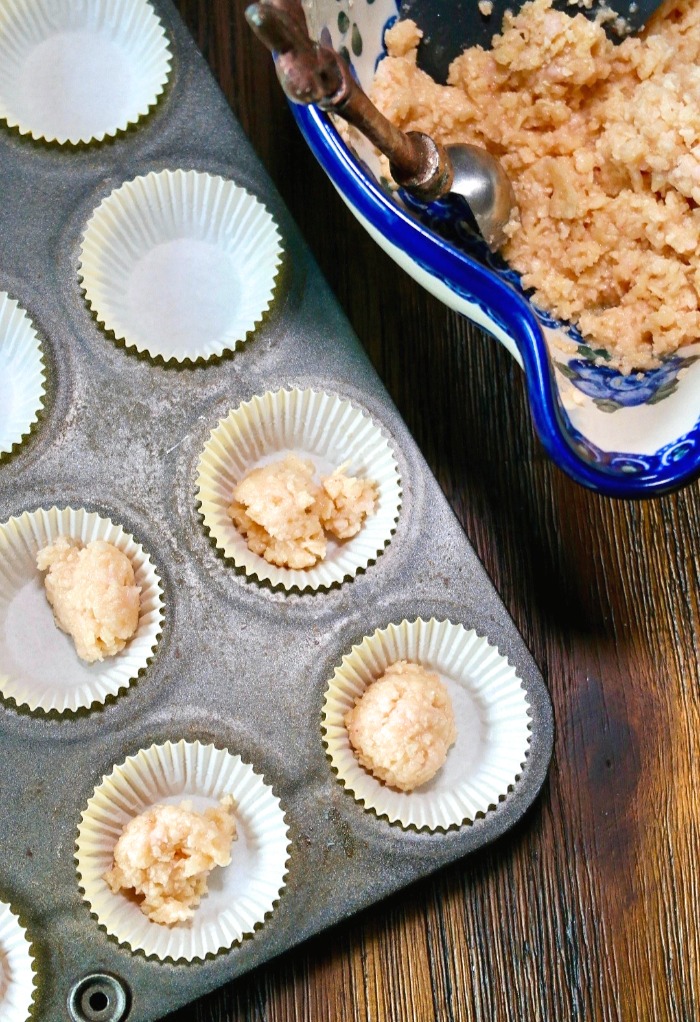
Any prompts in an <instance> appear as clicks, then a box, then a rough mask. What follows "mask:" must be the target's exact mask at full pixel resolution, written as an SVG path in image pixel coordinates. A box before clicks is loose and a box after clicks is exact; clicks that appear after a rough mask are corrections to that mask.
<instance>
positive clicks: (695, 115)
mask: <svg viewBox="0 0 700 1022" xmlns="http://www.w3.org/2000/svg"><path fill="white" fill-rule="evenodd" d="M420 38H421V33H420V31H419V29H417V27H416V26H415V25H414V24H413V22H408V21H407V22H400V23H398V24H397V25H395V26H394V27H393V28H392V29H390V30H389V31H388V32H387V33H386V45H387V51H388V57H387V59H385V60H383V61H381V62H380V64H379V66H378V68H377V73H376V76H375V80H374V84H373V88H372V98H373V99H374V101H375V102H376V103H377V105H378V106H379V107H380V109H382V110H383V111H384V113H386V114H387V116H388V117H390V118H391V120H392V121H394V123H396V124H397V125H398V126H399V127H401V128H403V129H404V130H419V131H425V132H427V133H428V134H431V135H432V136H433V137H435V138H436V139H437V140H438V141H440V142H443V143H452V142H460V141H462V142H470V143H473V144H476V145H481V146H484V147H485V148H487V149H489V150H490V151H491V152H493V153H494V154H495V155H497V156H498V157H499V158H500V159H501V161H502V163H503V166H504V167H505V169H506V171H507V172H508V174H509V176H510V178H511V180H512V182H513V187H514V190H515V194H516V199H517V202H518V206H519V209H520V219H519V222H513V223H512V224H511V225H510V227H509V234H510V237H509V240H508V241H507V243H506V245H505V246H504V248H503V255H504V256H505V258H506V259H507V260H508V262H509V263H510V265H511V266H512V267H513V268H514V269H516V270H517V271H518V272H520V273H521V274H522V282H523V285H524V286H525V287H526V288H531V289H533V291H534V294H533V300H534V301H535V303H536V304H538V305H540V306H542V307H543V308H545V309H547V310H548V311H549V312H551V313H553V314H554V315H555V316H557V317H558V318H560V319H564V320H569V321H571V322H575V323H577V325H578V327H579V329H580V330H581V332H582V333H583V335H584V336H585V337H586V338H587V339H588V340H589V341H591V342H592V343H593V344H594V345H595V347H598V348H599V347H603V348H605V349H607V350H608V351H609V352H610V353H611V355H612V364H613V365H615V366H616V367H617V368H619V369H620V370H621V371H622V372H625V373H629V372H631V371H633V370H642V369H649V368H653V367H655V366H657V365H658V364H659V362H660V360H661V359H662V358H663V357H665V356H668V355H670V354H671V353H673V352H675V351H677V350H678V349H679V348H681V347H682V346H684V345H686V344H689V343H691V342H693V341H695V340H696V339H697V337H698V336H700V311H699V309H698V304H699V297H700V263H699V262H698V257H697V254H696V253H697V250H698V242H699V241H700V212H699V211H698V209H697V208H696V203H698V202H700V158H699V154H700V149H699V148H698V146H699V144H700V68H699V67H698V66H697V62H698V59H699V57H700V6H698V5H696V4H694V3H693V0H668V2H667V3H665V4H664V6H663V7H662V8H661V10H660V11H659V12H658V14H657V15H656V16H655V18H654V19H653V20H652V22H651V23H650V24H649V25H648V27H647V29H646V31H645V33H644V35H643V36H642V37H638V38H629V39H626V40H624V42H622V43H620V44H619V45H616V44H614V43H612V42H611V41H610V40H609V39H608V38H607V37H606V35H605V33H604V31H603V29H602V28H601V26H600V25H598V24H594V23H592V22H589V21H588V20H587V19H586V18H584V17H583V16H582V15H580V14H578V15H575V16H571V15H570V14H566V13H562V12H559V11H555V10H552V9H551V0H532V2H531V3H527V4H525V6H524V7H523V8H522V9H521V11H520V12H519V13H518V14H515V15H513V14H506V16H505V19H504V23H503V31H502V34H501V35H499V36H496V37H495V39H494V41H493V48H492V49H491V50H483V49H482V48H481V47H473V48H470V49H468V50H466V51H465V52H464V53H463V54H462V55H461V56H459V57H458V58H457V59H456V60H455V61H454V62H453V63H452V65H451V67H450V73H449V77H448V85H446V86H441V85H438V84H436V83H435V82H434V81H433V80H432V79H431V78H429V77H428V76H427V75H426V74H424V73H423V72H422V71H420V70H419V69H418V67H417V66H416V47H417V45H418V42H419V41H420Z"/></svg>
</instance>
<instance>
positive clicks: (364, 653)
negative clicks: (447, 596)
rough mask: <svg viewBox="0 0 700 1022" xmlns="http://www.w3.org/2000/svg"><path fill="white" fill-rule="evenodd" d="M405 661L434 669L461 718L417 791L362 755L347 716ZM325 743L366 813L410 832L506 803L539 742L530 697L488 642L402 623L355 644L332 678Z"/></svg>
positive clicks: (458, 629) (460, 631)
mask: <svg viewBox="0 0 700 1022" xmlns="http://www.w3.org/2000/svg"><path fill="white" fill-rule="evenodd" d="M397 660H410V661H413V662H415V663H418V664H421V666H423V667H425V668H426V669H428V670H431V671H435V672H436V673H437V674H438V675H439V677H440V679H441V680H442V681H443V682H444V684H445V686H446V688H447V690H448V692H449V695H450V698H451V700H452V705H453V708H454V713H455V722H456V726H457V740H456V742H455V744H454V745H453V746H452V747H451V749H450V750H449V752H448V753H447V760H446V762H445V764H444V766H443V767H442V769H441V770H440V771H439V772H438V773H437V774H436V776H435V777H434V778H433V780H432V781H430V782H429V783H428V784H425V785H423V786H422V787H420V788H417V789H415V790H414V791H412V792H402V791H396V790H394V789H392V788H389V787H387V786H386V785H384V784H382V783H381V781H378V780H377V779H376V778H375V777H373V775H372V774H371V773H370V772H369V771H367V770H365V769H364V768H363V767H362V766H360V763H359V762H358V760H357V759H356V757H355V754H354V752H353V749H352V746H351V745H350V740H349V738H348V733H347V729H346V727H345V714H346V713H347V712H348V710H350V709H352V707H353V706H354V705H355V703H356V701H357V699H358V698H359V697H360V696H361V695H362V693H363V692H364V691H365V690H366V688H367V687H368V686H369V685H370V684H371V683H372V682H373V681H376V679H377V678H379V677H381V675H382V674H383V673H384V671H385V670H386V668H387V667H388V666H389V665H390V664H392V663H395V662H396V661H397ZM322 729H323V735H324V744H325V745H326V748H327V751H328V755H329V757H330V760H331V764H332V766H333V768H334V770H335V771H336V772H337V775H338V780H339V781H340V782H341V783H342V784H344V785H345V787H346V788H347V789H348V790H349V791H350V792H352V794H353V795H354V796H355V798H356V799H357V800H358V802H361V803H363V804H364V806H365V808H367V809H372V810H374V812H375V813H376V814H377V815H378V816H386V817H388V819H389V820H390V821H391V822H392V823H394V822H397V823H400V824H401V825H402V826H403V827H416V828H418V829H420V828H423V827H424V828H427V829H428V830H439V829H440V830H447V829H448V828H449V827H455V826H460V825H461V824H463V823H466V822H469V821H473V820H474V819H476V817H477V815H478V814H479V813H482V814H485V813H486V812H488V810H489V809H490V808H492V807H494V806H496V805H497V804H498V802H499V801H500V800H501V799H502V798H504V797H505V796H506V794H507V793H508V790H509V789H510V788H511V786H512V785H513V784H515V782H516V780H517V779H518V777H519V776H520V774H521V772H522V769H523V766H524V763H525V760H526V757H527V754H528V746H529V741H530V722H529V717H528V701H527V695H526V693H525V691H524V689H523V688H522V685H521V682H520V679H519V678H518V676H517V674H516V673H515V668H513V667H512V666H511V665H510V664H509V663H508V661H507V660H506V658H505V657H504V656H502V655H501V654H500V653H499V652H498V650H497V649H496V647H495V646H492V645H490V643H489V642H488V640H487V639H485V638H482V637H481V636H479V635H477V634H476V632H475V631H473V630H467V629H465V628H464V627H463V626H462V625H459V624H457V625H456V624H452V623H451V622H450V621H436V620H435V619H431V620H430V621H423V620H422V619H420V618H419V619H418V620H417V621H412V622H409V621H402V622H401V624H399V625H395V624H390V625H389V626H388V627H387V628H383V629H377V630H376V631H375V633H374V635H372V636H368V637H367V638H365V639H363V641H362V642H361V643H360V644H359V645H357V646H353V648H352V650H351V652H350V653H348V654H347V656H345V657H344V658H343V661H342V663H341V665H340V666H339V667H338V668H337V669H336V671H335V674H334V675H333V678H332V679H331V681H330V683H329V685H328V689H327V691H326V696H325V700H324V706H323V723H322Z"/></svg>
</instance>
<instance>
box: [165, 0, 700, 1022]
mask: <svg viewBox="0 0 700 1022" xmlns="http://www.w3.org/2000/svg"><path fill="white" fill-rule="evenodd" d="M178 6H179V9H180V11H181V12H182V14H183V16H184V18H185V20H186V21H187V23H188V25H189V26H190V28H191V30H192V32H193V34H194V36H195V38H196V39H197V41H198V43H199V45H200V46H201V48H202V49H203V51H204V53H205V55H206V57H207V59H208V60H209V62H210V64H211V66H212V68H213V70H214V73H215V75H216V76H217V78H218V80H219V82H220V83H221V85H222V88H223V89H224V91H225V93H226V95H227V97H228V99H229V101H230V102H231V105H232V106H233V108H234V110H235V112H236V114H237V115H238V117H239V119H240V120H241V122H242V124H243V126H244V128H245V130H246V131H247V133H248V134H249V136H250V138H251V140H252V142H253V145H254V146H255V148H256V150H257V151H258V153H259V154H260V156H261V157H262V159H263V161H264V163H265V165H266V166H267V168H268V170H269V173H270V174H271V176H272V178H273V180H274V181H275V182H276V184H277V186H278V188H279V189H280V191H281V193H282V195H283V196H284V199H285V200H286V202H287V204H288V206H289V208H290V209H291V211H292V213H293V215H294V216H295V218H296V220H297V222H298V223H299V225H300V227H301V229H302V231H303V233H304V235H305V236H306V238H307V240H308V242H309V244H310V245H311V248H312V250H313V251H314V253H315V255H316V258H317V260H318V262H319V263H320V265H321V267H322V269H323V271H324V273H325V274H326V276H327V278H328V280H329V282H330V284H331V286H332V288H333V290H334V291H335V293H336V295H337V296H338V299H339V301H340V302H341V304H342V306H343V308H344V309H345V310H346V312H347V314H348V316H349V318H350V320H351V322H352V323H353V326H354V328H355V330H356V332H357V334H358V336H359V337H360V339H361V340H362V342H363V343H364V345H365V347H366V348H367V351H368V352H369V354H370V356H371V358H372V360H373V362H374V364H375V365H376V367H377V369H378V371H379V373H380V375H381V376H382V378H383V379H384V381H385V383H386V385H387V387H388V388H389V390H390V392H391V394H392V396H393V397H394V400H395V401H396V403H397V405H398V406H399V408H400V409H401V412H402V414H403V416H404V418H405V419H406V421H407V422H408V424H409V426H410V428H411V430H412V432H413V434H414V436H415V437H416V439H417V441H418V443H419V444H420V446H421V448H422V450H423V451H424V453H425V455H426V457H427V458H428V461H429V462H430V464H431V467H432V468H433V471H434V472H435V474H436V476H437V477H438V479H439V481H440V483H441V485H442V486H443V488H444V490H445V492H446V494H447V496H448V498H449V499H450V501H451V503H452V506H453V507H454V509H455V512H456V514H457V515H458V517H459V519H460V521H461V522H462V524H463V525H464V528H465V530H466V532H467V535H468V536H469V538H470V540H471V541H472V543H473V544H474V546H475V548H476V550H477V552H478V553H479V556H480V557H481V559H482V560H483V562H484V564H485V566H486V568H487V569H488V571H489V573H490V574H491V576H492V578H493V579H494V582H495V584H496V586H497V588H498V589H499V591H500V593H501V594H502V596H503V599H504V602H505V604H506V606H507V607H508V609H509V611H510V612H511V614H512V615H513V618H514V620H515V622H516V624H517V625H518V627H519V628H520V630H521V631H522V633H523V635H524V636H525V639H526V641H527V642H528V644H529V646H530V648H531V650H532V652H533V654H534V656H535V659H536V660H537V662H538V664H539V665H540V667H541V668H542V670H543V673H544V675H545V678H546V679H547V681H548V684H549V687H550V691H551V693H552V697H553V701H554V706H555V715H556V721H557V728H558V730H557V738H556V745H555V755H554V759H553V763H552V769H551V773H550V778H549V782H548V784H547V786H546V788H545V791H544V793H543V797H542V798H541V800H540V801H539V803H538V804H537V806H536V807H535V809H534V810H533V811H532V813H531V814H530V815H529V817H528V818H527V819H526V820H525V821H524V822H523V823H522V824H521V825H520V826H519V827H518V828H517V829H516V830H515V831H514V832H511V833H510V834H509V835H507V836H506V837H505V838H504V839H503V840H501V841H500V842H499V843H498V844H497V845H496V846H495V847H493V848H492V849H490V850H488V851H485V852H483V853H481V854H478V855H476V856H473V857H471V858H470V859H468V860H465V861H464V862H462V863H459V864H457V865H455V866H453V867H451V868H448V869H446V870H444V871H443V872H442V873H441V874H440V875H439V876H437V877H435V878H433V879H431V880H429V881H425V882H423V883H421V884H419V885H417V886H416V887H415V888H414V889H413V890H411V891H410V892H407V893H404V894H401V895H397V896H396V897H395V898H393V899H391V900H390V901H388V902H384V903H383V904H381V905H379V906H377V907H376V908H374V909H372V910H369V911H367V912H365V913H364V914H363V915H362V916H360V917H358V918H357V919H354V920H350V921H348V922H347V923H346V924H344V925H343V926H341V927H338V928H336V929H335V930H334V931H333V932H332V934H331V935H330V936H329V935H325V936H323V937H321V938H318V939H316V940H312V941H310V942H309V943H308V944H306V945H304V946H303V947H302V948H299V949H298V950H296V951H294V952H292V953H290V954H288V955H286V956H285V957H284V958H283V959H281V960H279V961H276V962H273V963H271V964H270V965H268V966H267V967H265V968H264V969H260V970H258V971H257V972H256V973H254V974H252V975H251V976H248V977H245V978H244V979H242V980H241V981H240V982H238V983H236V984H231V985H230V986H229V987H228V988H225V989H223V990H221V991H219V992H217V993H216V994H213V995H211V996H210V997H208V998H205V999H204V1000H202V1001H200V1002H199V1003H198V1004H197V1005H196V1006H195V1007H190V1008H188V1009H185V1010H183V1011H181V1012H179V1013H177V1014H175V1015H173V1016H171V1022H186V1020H187V1022H191V1020H201V1022H204V1020H206V1022H214V1020H216V1022H224V1020H226V1022H234V1020H235V1022H239V1020H240V1022H243V1020H246V1022H247V1020H251V1022H252V1020H256V1022H257V1020H260V1022H262V1020H265V1022H325V1020H333V1022H370V1020H372V1022H388V1020H390V1019H391V1020H393V1019H402V1020H404V1019H405V1020H408V1019H416V1020H420V1022H433V1020H435V1022H438V1020H439V1022H445V1020H456V1022H464V1020H489V1022H490V1020H499V1022H500V1020H508V1022H510V1020H513V1022H535V1020H542V1022H565V1020H566V1022H568V1020H584V1019H585V1020H590V1019H600V1020H604V1022H608V1020H609V1022H613V1020H614V1022H631V1020H644V1022H647V1020H649V1022H665V1020H669V1022H686V1020H687V1022H691V1020H696V1019H698V1018H700V945H699V938H698V927H697V919H698V916H699V915H700V892H699V884H700V881H699V880H698V872H697V862H698V861H699V860H700V833H699V825H698V817H699V815H700V814H699V812H698V796H697V789H696V783H695V775H696V764H697V762H698V757H699V755H700V699H699V692H700V667H699V655H698V644H697V640H696V636H697V635H698V632H699V631H700V599H699V596H698V594H699V593H700V579H699V568H698V565H699V563H700V558H699V556H698V554H699V553H700V538H699V537H700V488H699V487H698V485H697V484H695V485H693V486H690V487H688V488H686V490H684V491H683V492H682V493H680V494H678V495H675V496H671V497H667V498H664V499H660V500H656V501H653V502H648V503H640V504H630V503H624V502H620V501H611V500H605V499H601V498H599V497H596V496H595V495H593V494H591V493H588V492H586V491H584V490H583V489H581V488H580V487H578V486H576V485H575V484H574V483H572V482H571V481H570V480H569V479H568V478H566V477H565V476H564V475H562V473H561V472H559V471H558V470H557V469H556V468H555V467H554V466H553V465H552V464H551V463H550V462H549V461H548V460H547V458H546V457H545V455H544V453H543V451H542V449H541V447H540V445H539V443H538V441H537V439H536V437H535V436H534V435H533V430H532V426H531V422H530V417H529V412H528V406H527V400H526V396H525V389H524V384H523V379H522V376H521V374H520V371H519V370H518V369H517V367H516V366H515V365H514V363H513V362H512V360H511V359H510V358H509V356H508V355H507V354H506V353H505V352H504V351H503V350H502V349H500V348H499V346H498V345H497V344H496V343H495V342H494V341H492V340H490V339H489V338H487V337H485V336H484V335H482V334H480V333H479V332H478V331H477V330H475V329H474V328H473V327H471V325H470V324H468V323H466V322H465V321H463V320H461V319H459V317H457V316H455V315H454V314H452V313H450V312H448V310H446V309H445V308H444V307H443V306H441V305H440V304H439V303H438V302H437V301H435V300H434V299H432V298H430V297H429V296H428V295H426V294H425V293H423V292H422V291H421V290H420V289H419V288H418V287H417V286H416V285H415V284H414V283H413V282H412V281H411V280H410V279H409V278H408V277H407V276H406V275H405V274H403V273H402V272H401V271H400V270H398V269H397V268H396V267H395V266H394V265H393V263H391V261H390V260H389V259H388V258H387V257H386V256H384V255H383V253H382V252H381V251H380V250H379V249H378V248H377V247H376V246H375V245H374V244H373V243H372V242H371V241H370V240H369V238H368V237H367V236H366V235H365V233H364V232H363V230H362V229H361V228H360V227H359V226H358V225H357V224H356V223H355V221H354V220H353V219H352V217H351V216H350V214H349V213H348V212H347V210H346V209H345V207H344V206H343V204H342V203H341V202H340V200H339V199H338V197H337V195H336V194H335V192H334V191H333V189H332V188H331V187H330V185H329V184H328V182H327V181H326V179H325V177H324V176H323V174H322V172H321V171H320V170H319V168H318V167H317V165H316V164H315V162H314V160H313V158H312V157H311V155H310V153H309V152H308V150H307V149H306V146H305V143H304V142H303V140H302V139H301V137H300V136H299V135H298V133H297V131H296V128H295V126H294V123H293V121H292V118H291V115H290V114H289V112H288V110H287V108H286V106H285V103H284V100H283V97H282V94H281V91H280V89H279V87H278V85H277V82H276V79H275V77H274V72H273V69H272V66H271V62H270V61H269V58H268V56H267V54H266V53H265V52H263V50H262V49H261V48H260V47H259V46H258V45H257V43H256V42H255V41H254V40H253V39H252V38H251V36H250V34H249V32H248V30H247V28H246V26H245V23H244V21H243V14H242V12H243V4H242V3H241V2H235V3H234V0H178Z"/></svg>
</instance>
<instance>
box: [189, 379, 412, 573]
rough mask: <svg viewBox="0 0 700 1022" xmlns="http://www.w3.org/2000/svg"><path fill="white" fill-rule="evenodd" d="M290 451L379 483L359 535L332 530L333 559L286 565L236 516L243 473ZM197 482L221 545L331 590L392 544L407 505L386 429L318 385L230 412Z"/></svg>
mask: <svg viewBox="0 0 700 1022" xmlns="http://www.w3.org/2000/svg"><path fill="white" fill-rule="evenodd" d="M290 453H293V454H296V455H297V456H298V457H299V458H303V459H307V460H310V461H312V462H314V464H315V465H316V468H317V470H318V474H319V478H320V475H321V474H323V475H330V473H331V472H332V471H333V470H334V469H336V468H339V467H340V466H341V465H345V466H346V471H347V472H348V474H349V475H355V476H360V477H362V478H364V479H371V480H374V481H375V482H376V483H377V484H378V501H377V507H376V510H375V512H374V514H373V515H370V516H369V517H367V518H366V519H365V522H364V524H363V525H362V528H361V529H360V531H359V532H358V534H357V535H356V536H353V537H352V538H351V539H348V540H344V541H343V540H335V539H334V538H333V537H332V536H330V535H328V536H327V539H328V549H327V553H326V558H325V560H323V561H321V562H320V563H318V564H317V565H316V566H315V567H313V568H308V569H292V568H279V567H277V566H276V565H274V564H269V563H268V562H267V561H266V560H265V558H264V557H261V556H259V555H258V554H255V553H253V551H252V550H250V549H249V547H248V544H247V542H246V540H245V538H244V537H243V536H242V535H241V533H240V532H239V531H238V529H237V528H236V526H235V525H234V523H233V521H232V520H231V517H230V515H229V513H228V508H229V507H230V505H231V501H232V499H233V489H234V487H235V486H236V484H237V483H239V482H240V480H241V479H242V478H243V476H245V475H246V474H247V473H248V472H250V470H251V469H253V468H256V467H257V466H259V465H264V464H267V463H268V462H270V461H275V460H278V459H279V458H283V457H285V455H287V454H290ZM197 487H198V497H199V501H200V505H201V513H202V516H203V518H204V526H205V528H206V529H207V530H208V531H209V533H210V534H211V536H212V537H213V538H214V541H215V542H216V545H217V547H218V548H219V549H220V550H222V551H223V553H224V554H225V555H226V557H230V558H231V559H232V560H233V561H234V563H235V564H236V565H237V566H239V567H242V568H243V569H244V570H245V572H246V574H248V575H250V576H252V577H254V578H258V579H260V580H261V581H268V582H270V583H272V585H275V586H276V585H281V586H284V588H285V589H292V588H297V589H302V590H303V589H320V588H327V587H328V586H331V585H333V583H335V582H342V581H343V580H344V579H346V578H352V577H353V576H354V575H355V574H356V573H357V572H358V571H359V570H360V569H361V568H366V567H367V565H368V564H369V563H370V562H371V561H374V560H376V558H377V557H378V555H379V554H380V553H381V551H382V550H383V549H384V547H385V546H386V545H387V543H388V542H389V541H390V539H391V536H392V533H393V532H394V530H395V529H396V523H397V521H398V516H399V509H400V507H401V483H400V479H399V471H398V466H397V464H396V458H395V457H394V452H393V451H392V449H391V446H390V445H389V442H388V440H387V439H386V437H385V436H384V435H383V433H382V432H381V430H380V429H379V427H378V426H377V425H376V423H374V422H373V421H372V419H371V418H370V417H369V415H367V414H366V413H365V412H362V411H361V410H360V409H359V408H356V407H355V406H354V405H352V404H351V403H350V401H348V400H345V399H343V398H341V397H338V396H337V395H335V394H326V393H323V392H322V391H314V390H297V389H294V390H277V391H268V392H267V393H265V394H262V395H260V396H256V397H254V398H252V399H251V400H250V401H246V402H244V403H243V404H241V405H239V407H238V408H236V409H234V410H233V411H232V412H230V413H229V415H228V416H227V417H226V418H225V419H222V420H221V421H220V422H219V425H218V426H217V427H216V429H214V430H212V433H211V435H210V437H209V440H208V441H207V443H206V444H205V447H204V451H203V452H202V454H201V456H200V459H199V465H198V469H197Z"/></svg>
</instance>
